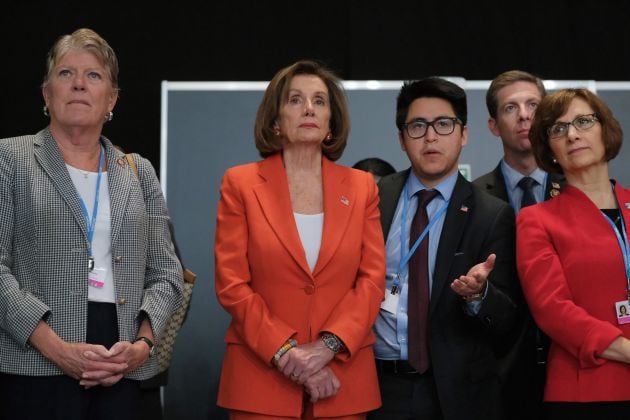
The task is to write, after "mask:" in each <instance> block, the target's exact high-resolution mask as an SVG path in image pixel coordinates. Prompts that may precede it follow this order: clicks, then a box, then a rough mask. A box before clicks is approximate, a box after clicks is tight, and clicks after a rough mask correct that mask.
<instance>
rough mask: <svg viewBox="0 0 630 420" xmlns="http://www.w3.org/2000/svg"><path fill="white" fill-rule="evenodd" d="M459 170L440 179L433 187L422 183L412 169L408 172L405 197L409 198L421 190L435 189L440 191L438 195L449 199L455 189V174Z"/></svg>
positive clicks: (445, 199)
mask: <svg viewBox="0 0 630 420" xmlns="http://www.w3.org/2000/svg"><path fill="white" fill-rule="evenodd" d="M458 174H459V171H455V172H453V173H452V174H451V175H449V176H448V177H446V178H445V179H443V180H442V181H440V183H439V184H437V185H436V186H435V187H432V188H427V187H425V186H424V184H423V183H422V182H421V181H420V180H419V179H418V177H417V176H416V174H415V173H414V172H413V169H412V170H411V171H410V172H409V178H407V198H409V199H410V198H411V197H413V196H414V194H415V193H417V192H418V191H421V190H426V189H429V190H437V191H438V192H439V193H440V196H441V197H442V198H443V199H444V201H448V200H450V199H451V195H453V190H454V189H455V183H456V182H457V175H458Z"/></svg>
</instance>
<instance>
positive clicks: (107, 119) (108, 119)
mask: <svg viewBox="0 0 630 420" xmlns="http://www.w3.org/2000/svg"><path fill="white" fill-rule="evenodd" d="M113 119H114V113H113V112H112V111H109V112H108V113H107V114H105V121H111V120H113Z"/></svg>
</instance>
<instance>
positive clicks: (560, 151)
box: [517, 89, 630, 420]
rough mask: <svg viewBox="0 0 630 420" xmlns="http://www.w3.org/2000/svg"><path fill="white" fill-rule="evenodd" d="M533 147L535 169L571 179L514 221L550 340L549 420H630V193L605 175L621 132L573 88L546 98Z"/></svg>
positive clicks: (587, 95)
mask: <svg viewBox="0 0 630 420" xmlns="http://www.w3.org/2000/svg"><path fill="white" fill-rule="evenodd" d="M530 139H531V141H532V145H533V150H534V155H535V156H536V160H537V162H538V166H539V167H541V168H542V169H545V170H547V171H548V172H551V173H554V172H555V173H564V175H565V176H566V180H567V186H566V187H565V189H564V190H563V191H562V192H561V193H560V195H558V196H557V197H555V198H553V199H551V200H548V201H546V202H544V203H540V204H538V205H535V206H531V207H527V208H526V209H523V210H522V211H521V213H519V215H518V218H517V263H518V271H519V275H520V279H521V283H522V285H523V291H524V292H525V297H526V298H527V302H528V304H529V306H530V308H531V311H532V314H533V316H534V319H535V320H536V322H537V323H538V325H539V326H540V328H541V329H542V330H543V331H544V332H545V333H547V334H548V335H549V337H550V338H551V341H552V343H551V348H550V351H549V359H548V369H547V383H546V387H545V405H544V407H545V412H546V415H547V418H553V419H563V418H567V419H569V418H570V419H571V420H576V419H582V418H584V419H595V418H619V417H624V416H627V414H628V413H630V386H626V384H629V383H630V364H629V363H630V340H629V338H630V324H627V323H625V322H626V321H625V319H621V318H620V317H618V316H617V313H618V312H619V310H618V308H619V306H620V305H622V304H623V305H627V304H628V297H629V294H628V293H629V292H628V287H629V286H630V278H629V277H630V276H629V274H628V273H630V258H628V257H630V255H629V254H628V252H629V251H630V249H629V247H628V233H629V232H628V229H627V226H628V223H630V210H629V207H630V191H629V190H627V189H624V188H623V187H621V186H620V185H619V184H617V183H616V182H615V181H611V180H610V179H609V176H608V161H610V160H611V159H613V158H614V157H615V156H616V155H617V153H618V151H619V149H620V147H621V143H622V133H621V128H620V126H619V123H618V122H617V120H616V119H615V118H614V117H613V115H612V113H611V111H610V109H609V108H608V107H607V106H606V104H604V102H602V100H601V99H600V98H598V97H597V96H596V95H595V94H593V93H591V92H589V91H588V90H585V89H567V90H562V91H559V92H557V93H554V94H552V95H550V96H547V97H546V98H544V99H543V100H542V102H541V103H540V105H539V107H538V109H537V110H536V115H535V117H534V122H533V124H532V128H531V132H530ZM624 254H626V256H624Z"/></svg>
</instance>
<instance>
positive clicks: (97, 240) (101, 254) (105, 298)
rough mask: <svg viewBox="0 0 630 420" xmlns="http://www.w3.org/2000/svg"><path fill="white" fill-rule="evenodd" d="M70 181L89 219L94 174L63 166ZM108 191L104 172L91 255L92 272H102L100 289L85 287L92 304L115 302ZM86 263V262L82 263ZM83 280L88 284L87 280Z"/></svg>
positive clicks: (93, 190)
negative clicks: (92, 258)
mask: <svg viewBox="0 0 630 420" xmlns="http://www.w3.org/2000/svg"><path fill="white" fill-rule="evenodd" d="M66 167H67V168H68V172H69V173H70V178H71V179H72V183H73V184H74V186H75V188H76V189H77V192H78V193H79V195H80V196H81V198H82V199H83V202H84V203H85V207H86V208H87V211H88V214H89V215H90V217H92V210H93V209H94V194H95V192H96V179H97V178H98V173H97V172H87V171H83V170H80V169H77V168H74V167H72V166H70V165H68V164H66ZM109 207H110V203H109V189H108V187H107V172H103V173H102V175H101V190H100V192H99V203H98V214H97V215H96V224H95V226H94V237H93V240H92V254H93V257H94V268H95V270H99V269H103V270H105V271H101V272H102V273H105V275H104V277H103V279H101V280H103V281H104V283H105V284H104V285H103V287H102V288H97V287H93V286H88V300H89V301H92V302H109V303H115V302H116V291H115V289H114V277H113V266H112V249H111V220H110V215H111V214H110V209H109ZM85 263H86V264H87V261H86V262H85ZM85 281H88V279H86V280H85Z"/></svg>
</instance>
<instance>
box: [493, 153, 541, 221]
mask: <svg viewBox="0 0 630 420" xmlns="http://www.w3.org/2000/svg"><path fill="white" fill-rule="evenodd" d="M506 165H507V163H506ZM499 166H500V167H501V175H503V183H504V184H505V191H506V192H507V195H508V202H509V203H510V206H512V208H513V209H514V212H515V213H516V211H517V210H520V206H519V207H516V203H515V202H514V196H513V195H512V194H513V193H512V188H511V187H510V183H509V182H508V177H507V175H506V174H505V169H504V168H503V163H501V165H499ZM548 177H549V174H545V180H544V184H543V185H542V189H543V201H545V197H546V194H547V178H548ZM536 201H537V202H538V197H536Z"/></svg>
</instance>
